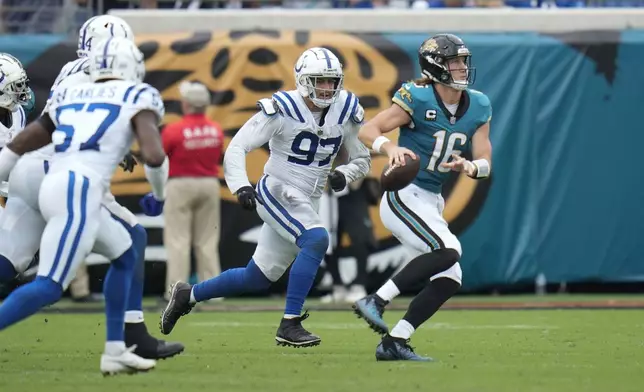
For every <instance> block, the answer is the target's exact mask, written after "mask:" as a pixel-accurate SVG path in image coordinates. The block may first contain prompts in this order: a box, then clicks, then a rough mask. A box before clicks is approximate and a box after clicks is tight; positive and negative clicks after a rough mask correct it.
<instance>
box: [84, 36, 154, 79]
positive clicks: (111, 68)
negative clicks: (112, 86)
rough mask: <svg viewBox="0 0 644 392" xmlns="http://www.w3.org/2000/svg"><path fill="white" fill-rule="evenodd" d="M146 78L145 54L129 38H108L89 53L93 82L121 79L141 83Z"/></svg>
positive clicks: (90, 72)
mask: <svg viewBox="0 0 644 392" xmlns="http://www.w3.org/2000/svg"><path fill="white" fill-rule="evenodd" d="M144 76H145V62H144V60H143V53H141V51H140V50H139V48H137V47H136V45H135V44H134V42H132V41H130V40H129V39H127V38H118V37H114V38H108V39H106V40H103V41H100V42H98V43H94V45H93V47H92V50H91V51H90V52H89V77H90V79H91V80H92V82H96V81H97V80H102V79H120V80H127V81H131V82H137V83H140V82H142V81H143V77H144Z"/></svg>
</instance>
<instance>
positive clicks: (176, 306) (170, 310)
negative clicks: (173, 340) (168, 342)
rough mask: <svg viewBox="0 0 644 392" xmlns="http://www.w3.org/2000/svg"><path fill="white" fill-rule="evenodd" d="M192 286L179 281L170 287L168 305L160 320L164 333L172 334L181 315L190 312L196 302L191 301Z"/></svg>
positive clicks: (160, 326) (160, 327)
mask: <svg viewBox="0 0 644 392" xmlns="http://www.w3.org/2000/svg"><path fill="white" fill-rule="evenodd" d="M191 291H192V286H191V285H190V284H188V283H184V282H177V283H175V284H174V285H172V288H171V289H170V300H169V301H168V305H167V306H166V307H165V309H163V312H161V321H160V322H159V329H160V330H161V333H162V334H164V335H168V334H170V332H172V329H174V326H175V325H176V324H177V321H179V319H180V318H181V316H185V315H186V314H188V313H190V311H191V310H192V308H193V307H194V304H191V303H190V292H191Z"/></svg>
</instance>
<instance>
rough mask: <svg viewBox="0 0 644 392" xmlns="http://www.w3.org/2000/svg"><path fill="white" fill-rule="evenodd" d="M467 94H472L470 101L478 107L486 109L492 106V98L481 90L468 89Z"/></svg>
mask: <svg viewBox="0 0 644 392" xmlns="http://www.w3.org/2000/svg"><path fill="white" fill-rule="evenodd" d="M467 92H468V93H469V94H470V101H471V102H475V103H476V104H477V105H479V106H482V107H484V108H487V107H490V106H492V103H491V101H490V98H489V97H488V96H487V95H485V94H484V93H482V92H480V91H479V90H474V89H471V88H470V89H467Z"/></svg>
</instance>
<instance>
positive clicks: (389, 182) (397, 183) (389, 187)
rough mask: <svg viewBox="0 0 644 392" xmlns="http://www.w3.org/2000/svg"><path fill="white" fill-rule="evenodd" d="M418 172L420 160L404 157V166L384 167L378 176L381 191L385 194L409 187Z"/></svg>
mask: <svg viewBox="0 0 644 392" xmlns="http://www.w3.org/2000/svg"><path fill="white" fill-rule="evenodd" d="M418 170H420V159H419V158H417V159H413V158H412V157H410V156H409V155H405V166H394V167H392V168H389V165H388V164H387V165H385V168H384V169H383V170H382V174H381V175H380V183H381V184H382V189H383V190H385V191H387V192H393V191H399V190H401V189H403V188H404V187H406V186H407V185H409V184H410V183H411V182H412V181H413V180H414V178H416V175H417V174H418Z"/></svg>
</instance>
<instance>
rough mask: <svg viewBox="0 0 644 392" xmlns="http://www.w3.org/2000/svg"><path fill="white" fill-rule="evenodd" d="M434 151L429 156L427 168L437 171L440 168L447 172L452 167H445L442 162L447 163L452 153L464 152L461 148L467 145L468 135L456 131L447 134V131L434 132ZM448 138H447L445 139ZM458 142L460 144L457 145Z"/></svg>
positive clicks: (441, 170) (440, 170)
mask: <svg viewBox="0 0 644 392" xmlns="http://www.w3.org/2000/svg"><path fill="white" fill-rule="evenodd" d="M434 139H435V140H434V151H433V152H432V156H431V157H430V158H429V164H428V165H427V168H426V169H427V170H429V171H435V170H438V171H439V172H442V173H447V172H448V171H450V170H451V169H449V168H444V167H442V166H441V165H440V164H441V163H447V162H448V161H449V158H450V157H451V156H452V154H458V155H460V154H461V153H462V150H460V149H461V148H463V147H465V144H466V143H467V135H466V134H464V133H459V132H454V133H450V134H449V135H448V134H447V131H438V132H436V133H435V134H434ZM445 139H447V140H445ZM456 143H458V144H459V145H458V146H457V145H456Z"/></svg>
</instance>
